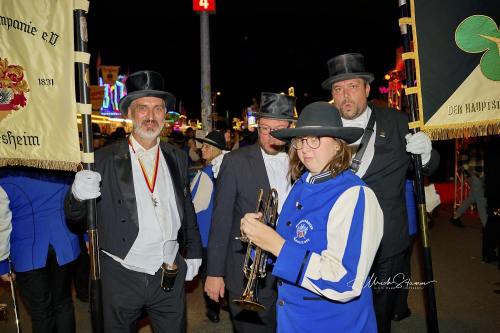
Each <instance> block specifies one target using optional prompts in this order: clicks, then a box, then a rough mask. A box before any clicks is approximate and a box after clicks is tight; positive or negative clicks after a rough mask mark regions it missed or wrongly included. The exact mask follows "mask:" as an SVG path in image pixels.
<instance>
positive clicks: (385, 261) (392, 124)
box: [322, 53, 439, 332]
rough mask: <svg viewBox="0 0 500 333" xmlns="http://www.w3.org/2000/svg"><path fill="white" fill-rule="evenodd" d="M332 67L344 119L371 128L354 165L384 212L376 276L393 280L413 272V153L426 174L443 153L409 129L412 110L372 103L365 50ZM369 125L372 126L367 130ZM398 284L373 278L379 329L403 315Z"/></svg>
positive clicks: (331, 83) (331, 81)
mask: <svg viewBox="0 0 500 333" xmlns="http://www.w3.org/2000/svg"><path fill="white" fill-rule="evenodd" d="M328 70H329V74H330V77H329V78H328V79H326V80H325V81H324V82H323V84H322V86H323V88H324V89H326V90H330V91H331V93H332V97H333V103H334V105H335V106H336V107H337V108H338V110H339V112H340V114H341V117H342V123H343V125H344V126H355V127H361V128H365V133H367V138H366V139H365V140H366V141H365V142H366V143H365V144H364V145H360V142H361V141H362V140H363V138H361V139H359V140H358V141H357V142H355V143H353V144H352V145H351V147H352V149H353V156H354V158H353V163H352V166H351V169H353V171H355V172H356V174H357V175H358V176H359V177H361V178H362V179H363V180H364V181H365V182H366V183H367V184H368V186H370V187H371V189H372V190H373V191H374V192H375V194H376V196H377V199H378V200H379V203H380V205H381V207H382V210H383V212H384V236H383V238H382V242H381V244H380V248H379V250H378V254H377V257H376V258H375V262H374V264H373V267H372V273H373V275H372V277H371V278H372V281H378V282H384V283H385V282H387V281H394V280H395V279H397V277H400V276H401V274H399V275H398V273H403V274H404V275H406V278H408V277H409V275H408V274H409V265H410V263H409V260H408V259H405V258H409V256H405V253H406V252H407V251H408V250H409V245H410V242H409V235H408V221H407V214H406V203H405V180H406V174H407V171H408V168H411V164H410V161H411V154H420V155H421V157H422V165H423V167H424V169H423V171H424V173H426V174H429V173H431V172H433V171H434V170H436V169H437V166H438V164H439V155H438V154H437V153H436V152H435V151H434V150H432V144H431V140H430V139H429V137H428V136H427V135H425V133H423V132H418V133H417V134H414V135H412V134H409V129H408V115H407V114H405V113H403V112H397V111H396V110H394V109H388V108H380V107H375V106H374V105H371V104H368V101H367V99H368V95H369V93H370V83H371V82H372V81H373V79H374V76H373V74H372V73H370V72H367V71H366V70H365V66H364V57H363V55H362V54H359V53H348V54H342V55H339V56H336V57H334V58H332V59H330V60H329V61H328ZM370 127H371V128H372V129H373V132H372V134H371V135H369V136H368V133H371V131H369V130H367V129H369V128H370ZM363 141H364V140H363ZM361 146H365V147H366V148H365V150H364V153H363V154H362V156H360V154H356V153H357V151H358V150H360V149H359V148H360V147H361ZM361 150H362V149H361ZM355 155H356V156H355ZM394 282H398V281H394ZM397 290H398V289H397V288H393V286H391V285H389V286H386V285H384V286H382V285H381V284H380V283H379V284H376V283H375V284H374V287H373V302H374V306H375V313H376V316H377V325H378V331H379V332H390V329H391V319H392V318H393V316H394V315H399V314H395V313H393V311H394V301H395V297H396V294H397Z"/></svg>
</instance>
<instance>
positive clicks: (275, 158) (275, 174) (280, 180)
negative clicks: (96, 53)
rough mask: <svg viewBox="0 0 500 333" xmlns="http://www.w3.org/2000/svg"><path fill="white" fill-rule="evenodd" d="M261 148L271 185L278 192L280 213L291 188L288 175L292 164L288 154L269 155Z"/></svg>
mask: <svg viewBox="0 0 500 333" xmlns="http://www.w3.org/2000/svg"><path fill="white" fill-rule="evenodd" d="M260 150H261V152H262V157H263V158H264V165H265V166H266V172H267V178H268V179H269V185H271V188H274V189H276V191H277V192H278V214H279V213H280V212H281V207H283V203H284V202H285V199H286V197H287V195H288V192H289V191H290V188H291V184H290V179H289V177H288V168H289V165H290V161H289V158H288V154H286V153H284V152H280V153H278V154H276V155H269V154H267V153H266V152H265V151H264V150H263V149H262V148H261V149H260Z"/></svg>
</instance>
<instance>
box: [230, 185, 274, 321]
mask: <svg viewBox="0 0 500 333" xmlns="http://www.w3.org/2000/svg"><path fill="white" fill-rule="evenodd" d="M263 196H264V190H263V189H260V190H259V192H258V196H257V208H256V210H255V212H256V213H259V212H260V213H262V216H261V218H260V222H262V223H264V224H266V225H268V226H270V227H271V228H273V229H275V228H276V219H277V217H278V192H277V191H276V190H275V189H274V188H272V189H271V190H270V191H269V195H268V196H267V198H266V200H265V201H263V200H262V197H263ZM240 240H241V241H242V242H246V243H248V246H247V252H246V255H245V262H244V264H243V273H244V274H245V278H246V279H247V284H246V287H245V290H244V291H243V295H242V296H241V297H240V298H239V299H235V300H233V302H234V303H236V304H237V305H239V306H240V307H242V308H243V309H245V310H250V311H262V310H264V309H265V308H266V307H265V306H264V305H262V304H260V303H259V300H258V297H257V296H258V282H259V279H262V278H264V277H265V276H266V264H267V257H268V253H267V252H266V251H264V250H262V249H261V248H260V247H258V246H256V245H255V244H253V243H252V242H251V241H250V240H249V239H248V238H247V237H245V236H244V235H242V237H240ZM252 253H253V254H254V259H253V261H252V262H251V263H250V259H251V257H252Z"/></svg>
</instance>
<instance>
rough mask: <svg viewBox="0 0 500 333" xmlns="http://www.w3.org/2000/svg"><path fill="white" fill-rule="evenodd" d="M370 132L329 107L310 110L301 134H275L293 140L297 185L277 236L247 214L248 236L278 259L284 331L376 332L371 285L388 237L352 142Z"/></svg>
mask: <svg viewBox="0 0 500 333" xmlns="http://www.w3.org/2000/svg"><path fill="white" fill-rule="evenodd" d="M362 134H363V129H361V128H355V127H342V121H341V118H340V115H339V113H338V110H337V109H336V108H335V107H334V106H332V105H330V104H329V103H326V102H316V103H312V104H310V105H308V106H307V107H305V108H304V110H303V111H302V113H301V114H300V117H299V119H298V122H297V126H296V128H292V129H284V130H278V131H274V132H272V135H273V136H274V137H276V138H278V139H283V140H290V141H291V148H290V151H289V154H290V174H291V176H292V178H293V179H294V180H296V181H295V184H294V186H293V188H292V189H291V191H290V194H289V195H288V197H287V199H286V201H285V203H284V206H283V209H282V211H281V215H280V216H279V219H278V225H277V229H276V231H275V230H273V229H272V228H270V227H268V226H265V225H264V224H263V223H260V222H259V221H258V218H259V215H260V213H259V214H255V213H249V214H246V215H245V216H244V217H243V219H242V221H241V231H242V234H244V235H246V236H247V237H249V238H250V240H251V241H252V242H254V243H255V245H257V246H259V247H261V248H262V249H263V250H265V251H268V252H270V253H272V254H273V255H275V256H276V261H275V263H274V268H273V271H272V273H273V275H275V276H276V277H278V278H279V280H278V300H277V316H278V332H287V333H288V332H376V331H377V324H376V319H375V313H374V309H373V302H372V294H371V289H370V287H371V286H372V285H374V286H375V285H376V281H371V279H370V280H369V279H367V277H368V273H369V271H370V267H371V265H372V262H373V259H374V257H375V254H376V252H377V249H378V246H379V243H380V240H381V238H382V233H383V213H382V210H381V208H380V206H379V204H378V201H377V198H376V197H375V194H374V193H373V191H372V190H371V189H369V188H368V187H367V186H366V184H365V183H364V182H363V181H362V180H361V179H360V178H359V177H357V176H356V175H354V174H353V173H352V172H351V171H349V165H350V161H351V154H350V151H349V148H347V144H349V143H353V142H355V141H356V140H358V139H359V138H360V137H361V135H362Z"/></svg>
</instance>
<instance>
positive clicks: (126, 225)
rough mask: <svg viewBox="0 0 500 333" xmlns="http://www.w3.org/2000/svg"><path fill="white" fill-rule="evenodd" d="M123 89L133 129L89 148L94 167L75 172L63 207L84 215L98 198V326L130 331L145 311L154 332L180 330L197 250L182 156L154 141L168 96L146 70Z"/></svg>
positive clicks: (159, 80) (125, 113)
mask: <svg viewBox="0 0 500 333" xmlns="http://www.w3.org/2000/svg"><path fill="white" fill-rule="evenodd" d="M126 87H127V91H128V94H127V95H126V96H125V97H124V98H122V99H121V100H120V104H119V107H120V111H121V113H122V115H123V116H125V117H128V118H129V119H131V120H132V123H133V132H132V134H131V135H130V136H129V137H128V138H127V139H122V140H119V141H117V142H115V143H113V144H111V145H108V146H106V147H104V148H102V149H100V150H99V151H97V152H96V154H95V166H96V172H94V171H90V170H83V171H80V172H78V173H77V174H76V177H75V181H74V182H73V185H72V189H71V191H70V193H68V196H67V197H66V207H65V208H66V209H65V210H66V214H67V216H68V217H69V218H70V219H71V220H75V221H78V220H80V221H83V220H84V218H85V214H86V211H87V210H86V202H87V200H89V199H95V198H97V217H98V231H99V245H100V249H101V252H100V265H101V267H100V269H101V282H102V296H103V297H102V301H103V315H104V316H103V317H104V330H105V331H106V332H117V333H118V332H120V333H122V332H135V331H136V322H137V319H138V318H139V317H140V315H141V313H142V311H143V310H145V311H146V312H147V313H148V314H149V318H150V322H151V325H152V327H153V330H154V332H183V331H185V328H186V321H185V307H186V300H185V291H184V280H192V279H193V277H194V276H195V275H196V274H197V272H198V269H199V267H200V265H201V256H202V253H201V252H202V251H201V240H200V233H199V231H198V225H197V224H196V215H195V212H194V208H193V203H192V201H191V194H190V193H191V192H190V189H189V182H188V177H187V156H186V154H185V153H184V152H182V151H181V150H180V149H177V148H175V147H173V146H172V145H170V144H168V143H166V142H164V141H162V142H160V140H159V135H160V132H161V130H162V128H163V122H164V119H165V114H166V110H167V105H173V104H174V103H175V97H174V96H173V95H172V94H170V93H168V92H166V91H164V87H163V78H162V76H161V75H160V74H159V73H156V72H153V71H140V72H136V73H134V74H131V75H130V76H129V77H128V79H127V81H126ZM167 273H169V275H167Z"/></svg>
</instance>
